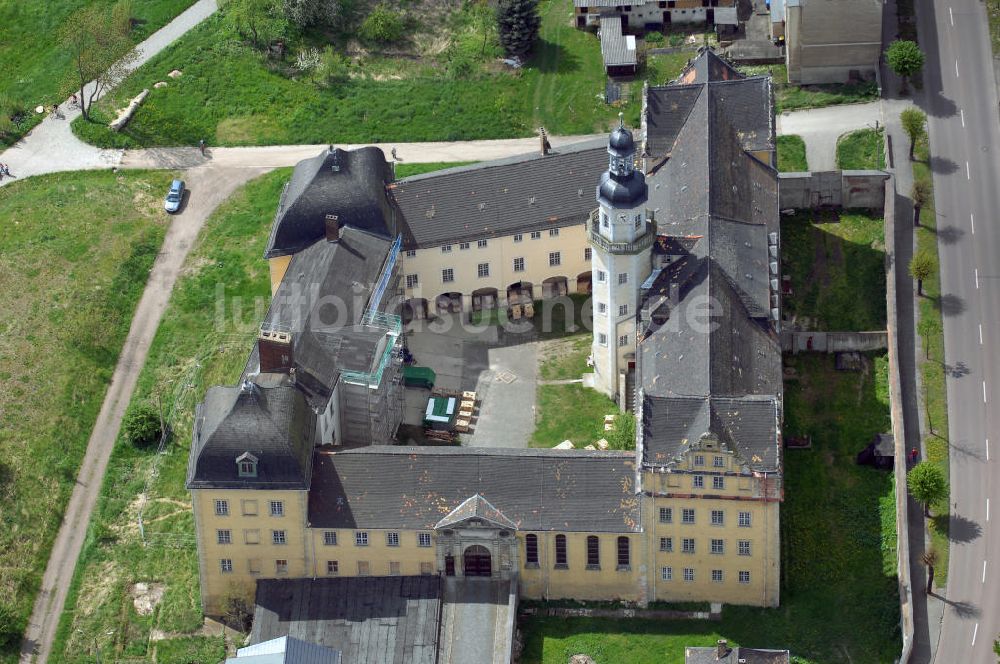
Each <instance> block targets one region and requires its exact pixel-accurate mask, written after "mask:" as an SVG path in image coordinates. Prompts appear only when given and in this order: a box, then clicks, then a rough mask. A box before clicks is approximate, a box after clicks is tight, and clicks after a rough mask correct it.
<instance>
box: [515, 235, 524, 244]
mask: <svg viewBox="0 0 1000 664" xmlns="http://www.w3.org/2000/svg"><path fill="white" fill-rule="evenodd" d="M522 240H524V235H522V234H521V233H514V242H521V241H522Z"/></svg>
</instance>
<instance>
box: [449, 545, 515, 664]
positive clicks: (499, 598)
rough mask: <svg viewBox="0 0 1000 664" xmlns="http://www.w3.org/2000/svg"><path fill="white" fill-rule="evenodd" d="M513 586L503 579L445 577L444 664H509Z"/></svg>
mask: <svg viewBox="0 0 1000 664" xmlns="http://www.w3.org/2000/svg"><path fill="white" fill-rule="evenodd" d="M456 564H458V561H456ZM509 587H510V582H508V581H501V580H499V579H479V578H471V577H470V578H466V577H445V579H444V608H443V610H442V614H443V615H442V616H441V641H440V645H439V648H440V650H439V653H438V662H440V664H506V662H504V655H505V653H506V650H507V648H506V646H507V645H508V641H509V635H505V634H504V632H505V631H506V626H507V624H508V622H509V621H508V618H509V609H508V604H507V600H508V590H509Z"/></svg>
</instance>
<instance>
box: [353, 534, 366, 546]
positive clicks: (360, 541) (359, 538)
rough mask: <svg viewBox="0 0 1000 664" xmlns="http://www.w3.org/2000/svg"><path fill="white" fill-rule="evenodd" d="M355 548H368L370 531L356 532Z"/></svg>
mask: <svg viewBox="0 0 1000 664" xmlns="http://www.w3.org/2000/svg"><path fill="white" fill-rule="evenodd" d="M354 546H368V531H367V530H356V531H354Z"/></svg>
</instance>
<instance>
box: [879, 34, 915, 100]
mask: <svg viewBox="0 0 1000 664" xmlns="http://www.w3.org/2000/svg"><path fill="white" fill-rule="evenodd" d="M885 59H886V62H888V63H889V67H890V68H891V69H892V70H893V71H894V72H896V74H897V75H899V76H901V77H902V78H903V92H906V83H907V81H908V80H909V78H910V77H911V76H913V75H914V74H916V73H917V72H918V71H920V70H921V69H922V68H923V66H924V53H923V51H921V50H920V47H919V46H917V43H916V42H912V41H909V40H905V39H897V40H896V41H894V42H892V43H891V44H889V48H888V49H886V52H885Z"/></svg>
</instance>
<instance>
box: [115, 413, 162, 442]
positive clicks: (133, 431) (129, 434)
mask: <svg viewBox="0 0 1000 664" xmlns="http://www.w3.org/2000/svg"><path fill="white" fill-rule="evenodd" d="M122 432H123V433H124V434H125V439H126V440H128V442H129V443H131V444H132V445H134V446H135V447H151V446H153V445H155V444H157V443H158V442H159V441H160V437H161V436H162V435H163V423H162V421H161V420H160V413H159V412H158V411H157V410H156V409H155V408H153V406H152V405H150V404H148V403H140V404H137V405H136V406H133V407H131V408H129V409H128V412H126V413H125V418H124V419H123V420H122Z"/></svg>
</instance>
